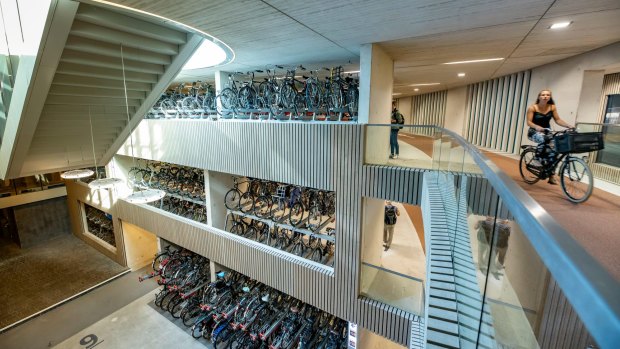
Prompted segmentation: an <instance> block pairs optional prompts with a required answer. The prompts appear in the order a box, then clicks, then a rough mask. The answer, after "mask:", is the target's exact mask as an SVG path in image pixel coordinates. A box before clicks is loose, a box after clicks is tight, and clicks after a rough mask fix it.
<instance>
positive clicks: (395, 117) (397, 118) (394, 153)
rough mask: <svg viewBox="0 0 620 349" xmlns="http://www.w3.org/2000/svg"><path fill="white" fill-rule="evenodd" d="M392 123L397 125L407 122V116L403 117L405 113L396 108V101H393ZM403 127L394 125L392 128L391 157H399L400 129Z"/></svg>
mask: <svg viewBox="0 0 620 349" xmlns="http://www.w3.org/2000/svg"><path fill="white" fill-rule="evenodd" d="M390 123H391V124H396V125H403V124H405V118H404V117H403V114H401V113H400V112H399V111H398V109H396V104H395V103H392V117H391V119H390ZM402 128H403V127H402V126H392V129H391V130H390V159H398V153H399V149H398V131H400V130H401V129H402Z"/></svg>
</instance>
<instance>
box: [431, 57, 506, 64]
mask: <svg viewBox="0 0 620 349" xmlns="http://www.w3.org/2000/svg"><path fill="white" fill-rule="evenodd" d="M501 60H503V58H499V57H498V58H485V59H474V60H471V61H455V62H448V63H443V64H465V63H480V62H493V61H501Z"/></svg>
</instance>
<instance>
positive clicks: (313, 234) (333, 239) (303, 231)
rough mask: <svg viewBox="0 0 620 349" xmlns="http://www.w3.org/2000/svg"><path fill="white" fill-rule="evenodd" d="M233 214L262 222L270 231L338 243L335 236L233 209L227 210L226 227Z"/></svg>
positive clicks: (324, 225)
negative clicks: (276, 230)
mask: <svg viewBox="0 0 620 349" xmlns="http://www.w3.org/2000/svg"><path fill="white" fill-rule="evenodd" d="M231 214H232V215H235V216H239V217H242V218H250V219H252V220H256V221H259V222H262V223H264V224H266V225H268V226H269V229H270V230H271V229H273V227H276V226H277V227H278V228H283V229H286V230H290V231H293V232H296V233H301V234H304V235H308V236H311V237H317V238H320V239H324V240H326V241H330V242H336V237H335V236H331V235H326V234H321V233H316V232H314V231H312V230H310V229H302V228H299V227H297V226H293V225H290V224H285V223H278V222H274V221H272V220H271V219H267V218H261V217H258V216H255V215H253V214H249V213H243V212H241V211H234V210H231V209H226V226H228V221H229V220H228V218H229V216H230V215H231ZM334 220H335V218H334V217H330V219H328V220H326V221H325V222H323V223H321V225H320V226H319V227H318V228H317V229H316V231H321V229H323V228H325V227H326V226H327V225H328V224H329V223H332V222H334ZM302 223H303V221H302V222H300V223H299V224H298V225H301V224H302ZM267 243H268V244H270V243H271V235H269V236H268V237H267Z"/></svg>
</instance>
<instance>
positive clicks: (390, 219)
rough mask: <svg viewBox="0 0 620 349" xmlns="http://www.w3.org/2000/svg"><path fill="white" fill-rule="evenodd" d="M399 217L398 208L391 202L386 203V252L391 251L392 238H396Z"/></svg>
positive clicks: (384, 229)
mask: <svg viewBox="0 0 620 349" xmlns="http://www.w3.org/2000/svg"><path fill="white" fill-rule="evenodd" d="M397 216H400V211H399V210H398V207H396V206H394V205H392V202H391V201H387V202H386V203H385V213H384V215H383V223H384V224H383V247H384V248H385V249H384V251H387V250H389V249H390V246H391V245H392V238H393V237H394V225H396V219H397Z"/></svg>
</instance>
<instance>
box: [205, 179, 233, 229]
mask: <svg viewBox="0 0 620 349" xmlns="http://www.w3.org/2000/svg"><path fill="white" fill-rule="evenodd" d="M232 187H233V181H232V176H231V175H230V174H226V173H222V172H215V171H206V170H205V188H206V190H207V195H206V200H205V205H206V206H207V224H209V225H210V226H212V227H214V228H218V229H222V230H224V229H225V227H226V205H225V204H224V196H225V195H226V192H228V190H230V189H231V188H232Z"/></svg>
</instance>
